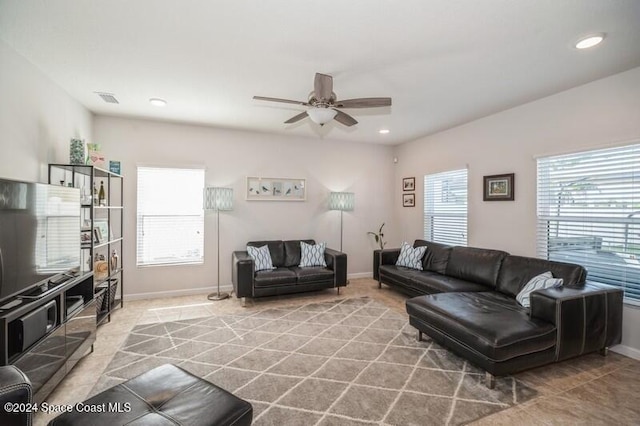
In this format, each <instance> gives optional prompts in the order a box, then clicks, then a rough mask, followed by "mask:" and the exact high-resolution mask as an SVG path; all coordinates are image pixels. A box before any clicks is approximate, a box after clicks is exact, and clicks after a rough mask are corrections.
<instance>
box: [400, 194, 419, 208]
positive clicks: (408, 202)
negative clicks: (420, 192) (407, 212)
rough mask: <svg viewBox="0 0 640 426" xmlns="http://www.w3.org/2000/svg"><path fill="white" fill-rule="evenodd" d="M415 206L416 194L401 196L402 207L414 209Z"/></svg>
mask: <svg viewBox="0 0 640 426" xmlns="http://www.w3.org/2000/svg"><path fill="white" fill-rule="evenodd" d="M415 206H416V194H415V193H413V192H412V193H410V194H402V207H415Z"/></svg>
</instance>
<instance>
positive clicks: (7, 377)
mask: <svg viewBox="0 0 640 426" xmlns="http://www.w3.org/2000/svg"><path fill="white" fill-rule="evenodd" d="M32 392H33V390H32V387H31V382H30V381H29V378H27V376H26V375H25V374H24V373H23V372H22V371H20V370H19V369H18V368H17V367H15V366H13V365H5V366H2V367H0V425H21V426H29V425H31V423H32V421H33V419H32V416H31V411H30V410H28V409H24V407H23V409H21V410H13V411H12V412H7V410H6V409H5V404H6V403H8V402H11V403H15V404H18V403H19V404H29V403H32V402H33V393H32ZM27 408H28V407H27Z"/></svg>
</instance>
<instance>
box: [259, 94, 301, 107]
mask: <svg viewBox="0 0 640 426" xmlns="http://www.w3.org/2000/svg"><path fill="white" fill-rule="evenodd" d="M253 99H256V100H259V101H270V102H282V103H285V104H296V105H303V106H309V104H308V103H306V102H302V101H292V100H290V99H280V98H269V97H266V96H254V97H253Z"/></svg>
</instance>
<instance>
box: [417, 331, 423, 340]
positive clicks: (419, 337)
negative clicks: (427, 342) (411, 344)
mask: <svg viewBox="0 0 640 426" xmlns="http://www.w3.org/2000/svg"><path fill="white" fill-rule="evenodd" d="M416 340H417V341H418V342H422V331H420V330H416Z"/></svg>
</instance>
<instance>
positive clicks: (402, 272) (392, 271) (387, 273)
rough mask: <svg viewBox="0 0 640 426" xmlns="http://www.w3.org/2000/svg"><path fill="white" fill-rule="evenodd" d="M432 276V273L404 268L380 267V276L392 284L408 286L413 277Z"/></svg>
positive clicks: (393, 266)
mask: <svg viewBox="0 0 640 426" xmlns="http://www.w3.org/2000/svg"><path fill="white" fill-rule="evenodd" d="M426 274H434V272H426V271H418V270H417V269H409V268H406V267H404V266H396V265H380V276H381V277H383V278H385V279H390V280H392V281H393V282H394V283H397V284H402V285H406V286H410V285H411V284H412V279H413V278H414V277H415V276H419V275H426Z"/></svg>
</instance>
